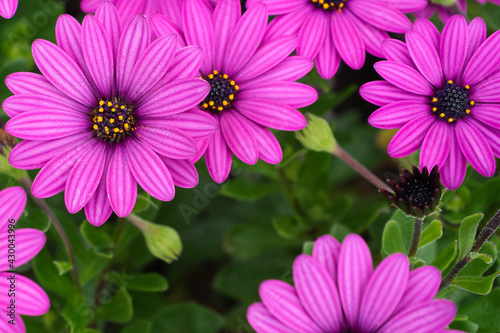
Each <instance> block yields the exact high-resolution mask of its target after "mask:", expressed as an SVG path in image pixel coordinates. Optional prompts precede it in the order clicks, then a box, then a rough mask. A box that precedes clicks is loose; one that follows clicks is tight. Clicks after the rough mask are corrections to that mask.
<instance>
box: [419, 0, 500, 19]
mask: <svg viewBox="0 0 500 333" xmlns="http://www.w3.org/2000/svg"><path fill="white" fill-rule="evenodd" d="M486 1H487V0H477V2H479V3H481V4H483V5H484V4H485V3H486ZM489 1H490V2H492V3H495V4H497V5H500V0H489ZM456 5H457V7H458V9H459V10H460V11H461V12H462V13H466V12H467V0H457V2H456ZM435 12H436V13H437V14H438V16H439V18H440V19H441V21H443V22H446V21H448V19H449V18H450V17H452V16H453V14H456V13H457V11H456V10H453V9H452V8H451V7H449V6H443V5H437V4H434V3H432V2H431V1H429V2H428V4H427V6H426V7H425V8H423V9H421V10H419V11H416V12H415V13H414V14H415V15H416V16H417V17H423V18H430V17H432V15H434V13H435Z"/></svg>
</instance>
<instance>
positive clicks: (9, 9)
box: [0, 0, 17, 19]
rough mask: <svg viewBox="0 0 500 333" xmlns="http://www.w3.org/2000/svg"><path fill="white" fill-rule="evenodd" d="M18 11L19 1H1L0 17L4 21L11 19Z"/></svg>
mask: <svg viewBox="0 0 500 333" xmlns="http://www.w3.org/2000/svg"><path fill="white" fill-rule="evenodd" d="M16 10H17V0H1V1H0V16H1V17H3V18H4V19H10V18H11V17H12V16H14V14H15V13H16Z"/></svg>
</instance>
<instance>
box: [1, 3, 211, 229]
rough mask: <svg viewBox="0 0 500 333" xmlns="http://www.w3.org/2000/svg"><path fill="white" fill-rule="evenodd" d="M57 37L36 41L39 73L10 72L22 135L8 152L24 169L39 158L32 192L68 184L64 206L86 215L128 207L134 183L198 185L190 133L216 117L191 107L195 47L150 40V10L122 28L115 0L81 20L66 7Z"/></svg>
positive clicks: (169, 190)
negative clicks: (145, 15)
mask: <svg viewBox="0 0 500 333" xmlns="http://www.w3.org/2000/svg"><path fill="white" fill-rule="evenodd" d="M56 39H57V44H58V45H54V44H52V43H50V42H48V41H45V40H37V41H35V42H34V43H33V58H34V60H35V63H36V64H37V66H38V68H39V69H40V71H41V72H42V74H43V75H39V74H33V73H15V74H12V75H10V76H9V77H8V78H7V79H6V84H7V86H8V87H9V89H10V90H11V91H12V92H13V93H14V94H15V95H14V96H11V97H9V98H8V99H6V100H5V102H4V103H3V108H4V110H5V112H6V113H7V114H8V115H9V116H10V117H12V119H10V120H9V122H7V124H6V126H5V129H6V131H7V132H9V133H10V134H11V135H13V136H16V137H18V138H21V139H24V141H23V142H21V143H20V144H18V145H17V146H16V147H15V148H14V149H13V150H12V152H11V154H10V156H9V160H10V162H11V164H12V165H13V166H14V167H16V168H20V169H36V168H42V169H41V170H40V172H39V173H38V175H37V177H36V179H35V180H34V182H33V187H32V192H33V195H35V196H36V197H39V198H45V197H50V196H53V195H55V194H57V193H59V192H61V191H62V190H65V193H64V199H65V203H66V207H67V208H68V211H69V212H70V213H76V212H78V211H79V210H80V209H82V208H85V215H86V216H87V219H88V220H89V222H90V223H92V224H94V225H100V224H102V223H104V222H105V221H106V220H107V219H108V217H109V216H110V215H111V213H112V211H114V212H115V213H116V214H117V215H118V216H120V217H124V216H126V215H128V214H129V213H130V212H131V211H132V209H133V208H134V204H135V201H136V197H137V184H139V185H140V186H141V187H142V188H143V189H144V190H145V191H146V192H148V193H149V194H151V195H152V196H153V197H155V198H157V199H159V200H163V201H169V200H172V199H173V197H174V193H175V189H174V185H176V186H180V187H188V188H190V187H194V186H196V184H197V183H198V174H197V172H196V169H195V167H194V165H193V164H192V163H190V162H189V161H188V160H189V159H190V158H192V157H193V156H195V155H196V154H197V153H198V149H197V146H196V143H195V139H196V140H199V139H202V138H204V137H206V136H210V135H211V134H212V133H213V132H214V131H215V130H216V128H217V123H216V122H215V121H214V120H213V118H212V117H210V116H208V115H207V114H206V113H205V112H202V111H200V110H196V109H193V107H195V106H196V105H198V104H199V103H200V102H201V101H202V100H203V98H205V96H206V95H207V93H208V92H209V90H210V85H209V84H208V83H207V82H205V81H204V80H200V79H199V78H196V77H194V74H196V72H197V71H198V69H199V66H200V63H201V57H202V53H201V49H200V48H199V47H195V46H191V47H186V48H182V49H179V50H176V49H177V47H176V44H177V41H176V36H175V35H166V36H163V37H161V38H158V39H157V40H155V41H153V42H151V32H150V28H149V24H148V22H147V20H146V18H145V17H144V16H142V15H137V16H135V17H134V18H133V19H132V20H130V21H129V22H128V24H127V25H126V26H125V27H124V28H123V31H122V29H121V26H120V18H119V15H118V12H117V11H116V9H115V7H114V6H113V5H112V4H110V3H107V2H106V3H104V4H103V5H101V6H100V7H99V8H98V9H97V13H96V16H94V15H87V16H86V17H85V19H84V21H83V24H82V26H80V24H79V23H78V22H77V21H76V20H75V19H74V18H73V17H71V16H68V15H62V16H61V17H60V18H59V20H58V22H57V26H56Z"/></svg>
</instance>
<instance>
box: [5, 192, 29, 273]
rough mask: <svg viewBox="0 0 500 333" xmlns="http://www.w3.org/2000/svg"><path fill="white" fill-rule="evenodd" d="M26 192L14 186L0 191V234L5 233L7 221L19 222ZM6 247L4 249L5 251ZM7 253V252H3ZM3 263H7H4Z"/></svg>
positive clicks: (24, 204)
mask: <svg viewBox="0 0 500 333" xmlns="http://www.w3.org/2000/svg"><path fill="white" fill-rule="evenodd" d="M26 200H27V197H26V192H24V190H23V188H22V187H19V186H14V187H9V188H6V189H5V190H2V191H0V202H1V203H2V205H1V206H0V218H1V219H0V232H5V231H6V228H7V224H9V220H12V219H14V220H15V222H17V220H19V218H20V217H21V214H22V213H23V211H24V206H26ZM6 248H7V247H4V249H6ZM4 253H7V251H4ZM4 262H5V263H6V262H7V261H4Z"/></svg>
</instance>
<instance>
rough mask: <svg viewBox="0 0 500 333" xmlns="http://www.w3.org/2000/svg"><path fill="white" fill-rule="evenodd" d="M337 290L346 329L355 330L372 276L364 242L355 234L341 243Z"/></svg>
mask: <svg viewBox="0 0 500 333" xmlns="http://www.w3.org/2000/svg"><path fill="white" fill-rule="evenodd" d="M337 269H338V273H337V274H338V276H337V279H338V288H339V294H340V301H341V303H342V309H343V310H344V316H345V319H346V321H347V327H348V329H356V328H357V322H358V313H359V309H360V307H361V299H362V297H363V294H364V293H365V288H366V285H367V283H368V281H369V279H370V277H371V275H372V271H373V263H372V256H371V254H370V250H369V249H368V246H367V245H366V243H365V241H364V240H363V239H362V238H361V237H360V236H358V235H356V234H350V235H348V236H347V237H346V238H345V239H344V241H343V242H342V248H341V250H340V256H339V263H338V267H337Z"/></svg>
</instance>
